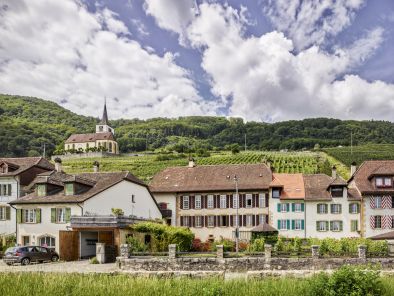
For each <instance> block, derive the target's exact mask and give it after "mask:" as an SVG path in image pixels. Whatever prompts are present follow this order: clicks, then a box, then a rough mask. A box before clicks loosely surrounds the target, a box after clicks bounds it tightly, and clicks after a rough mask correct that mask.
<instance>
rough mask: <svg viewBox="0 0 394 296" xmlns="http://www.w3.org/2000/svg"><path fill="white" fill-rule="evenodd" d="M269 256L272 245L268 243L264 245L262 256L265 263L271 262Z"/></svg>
mask: <svg viewBox="0 0 394 296" xmlns="http://www.w3.org/2000/svg"><path fill="white" fill-rule="evenodd" d="M271 256H272V246H271V245H268V244H266V245H264V258H265V263H266V264H270V263H271Z"/></svg>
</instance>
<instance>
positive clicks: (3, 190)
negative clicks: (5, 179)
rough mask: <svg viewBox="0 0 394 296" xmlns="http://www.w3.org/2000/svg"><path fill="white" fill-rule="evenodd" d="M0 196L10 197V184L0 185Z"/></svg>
mask: <svg viewBox="0 0 394 296" xmlns="http://www.w3.org/2000/svg"><path fill="white" fill-rule="evenodd" d="M0 195H1V196H11V195H12V186H11V184H1V185H0Z"/></svg>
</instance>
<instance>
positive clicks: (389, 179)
mask: <svg viewBox="0 0 394 296" xmlns="http://www.w3.org/2000/svg"><path fill="white" fill-rule="evenodd" d="M386 181H390V182H389V183H386ZM383 185H384V187H392V186H393V180H392V179H391V178H390V177H384V179H383Z"/></svg>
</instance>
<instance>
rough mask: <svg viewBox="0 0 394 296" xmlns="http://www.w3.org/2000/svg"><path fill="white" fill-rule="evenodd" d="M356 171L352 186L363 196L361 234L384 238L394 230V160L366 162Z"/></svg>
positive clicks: (351, 179)
mask: <svg viewBox="0 0 394 296" xmlns="http://www.w3.org/2000/svg"><path fill="white" fill-rule="evenodd" d="M353 171H355V172H354V174H353V175H352V177H351V178H350V180H349V182H350V186H351V187H352V188H354V189H355V190H358V192H359V193H360V194H361V196H362V207H361V217H362V221H361V228H360V230H361V234H362V236H364V237H367V238H369V237H374V238H376V237H384V236H383V234H385V233H389V232H391V231H393V228H394V202H393V198H394V184H393V180H394V160H369V161H364V162H363V163H362V164H361V165H360V167H359V168H358V169H357V170H356V169H355V168H354V169H353ZM379 235H382V236H379Z"/></svg>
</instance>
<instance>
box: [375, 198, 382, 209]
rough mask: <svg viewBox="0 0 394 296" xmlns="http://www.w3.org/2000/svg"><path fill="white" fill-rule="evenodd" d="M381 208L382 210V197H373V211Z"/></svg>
mask: <svg viewBox="0 0 394 296" xmlns="http://www.w3.org/2000/svg"><path fill="white" fill-rule="evenodd" d="M381 208H382V197H381V196H376V197H375V209H381Z"/></svg>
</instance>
